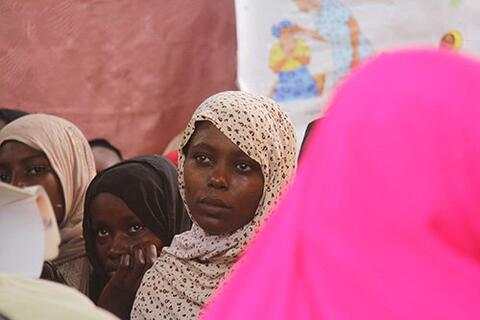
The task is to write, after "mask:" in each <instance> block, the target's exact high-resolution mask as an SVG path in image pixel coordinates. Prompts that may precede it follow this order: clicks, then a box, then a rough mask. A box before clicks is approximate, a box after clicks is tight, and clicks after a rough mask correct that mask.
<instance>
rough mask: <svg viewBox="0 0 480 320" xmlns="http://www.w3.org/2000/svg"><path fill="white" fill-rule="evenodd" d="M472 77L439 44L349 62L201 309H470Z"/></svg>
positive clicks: (478, 202)
mask: <svg viewBox="0 0 480 320" xmlns="http://www.w3.org/2000/svg"><path fill="white" fill-rule="evenodd" d="M413 74H414V75H415V77H412V75H413ZM452 75H453V77H454V79H455V80H454V81H452ZM374 83H375V84H381V90H379V88H378V86H372V84H374ZM478 83H480V63H479V62H478V61H474V60H471V59H468V58H465V57H461V56H460V55H457V54H451V53H448V52H437V51H436V50H435V51H424V50H415V51H406V52H397V53H388V54H383V55H382V56H380V57H378V58H377V59H375V60H373V61H372V62H371V63H368V64H366V65H365V66H363V67H361V68H359V69H358V72H355V73H354V74H352V76H351V77H350V78H349V79H348V81H346V82H345V83H344V84H343V85H342V86H341V87H340V88H339V89H338V91H337V94H336V96H335V98H334V99H333V100H332V102H331V105H330V108H329V111H328V114H327V116H326V117H325V118H324V119H323V120H322V124H321V126H319V127H316V128H315V129H314V132H313V135H312V137H311V139H310V142H309V144H308V146H307V149H306V151H305V155H304V156H303V159H302V160H301V161H302V164H301V165H300V169H299V170H298V174H297V176H296V178H295V183H294V184H293V185H292V187H291V188H290V189H289V192H288V194H286V195H285V197H284V199H283V200H282V203H281V204H280V205H279V208H278V210H277V211H276V212H275V213H274V214H273V216H272V219H270V220H269V221H268V224H267V225H266V226H265V228H264V229H263V230H262V232H261V234H259V235H258V237H257V238H256V239H255V241H254V243H253V244H252V246H251V247H250V248H248V250H247V252H246V254H245V255H244V257H243V258H242V261H241V263H240V266H239V267H238V268H235V272H234V273H235V274H234V275H233V277H232V278H230V279H228V281H227V284H226V285H225V287H224V288H222V289H223V290H222V291H221V292H219V294H218V296H216V297H215V299H214V303H212V304H210V305H209V310H208V311H205V312H204V318H203V319H204V320H217V319H229V320H240V319H249V320H255V319H262V320H264V319H275V320H283V319H321V320H338V319H349V320H376V319H389V320H404V319H409V320H421V319H422V320H423V319H437V320H440V319H441V320H447V319H448V320H457V319H462V320H474V319H478V318H479V315H480V303H479V301H480V240H479V239H480V214H479V208H480V197H479V190H480V126H479V125H478V119H480V108H479V107H478V104H479V101H480V91H479V90H478V88H477V87H478ZM284 239H288V241H284ZM279 242H281V243H282V245H281V246H280V245H279ZM272 262H274V266H275V267H273V268H272V264H273V263H272Z"/></svg>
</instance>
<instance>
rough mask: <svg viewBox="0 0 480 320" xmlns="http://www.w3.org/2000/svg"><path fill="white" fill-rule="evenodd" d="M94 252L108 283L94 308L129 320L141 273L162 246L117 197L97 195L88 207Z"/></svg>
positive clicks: (157, 238) (146, 268)
mask: <svg viewBox="0 0 480 320" xmlns="http://www.w3.org/2000/svg"><path fill="white" fill-rule="evenodd" d="M91 217H92V227H93V230H94V231H95V233H96V238H95V250H96V254H97V258H98V260H99V262H100V265H101V266H102V268H103V270H102V271H103V272H104V273H105V274H107V276H108V278H109V281H108V283H107V284H106V285H105V287H104V289H103V291H102V293H101V294H100V298H99V300H98V305H99V306H100V307H102V308H104V309H106V310H108V311H110V312H112V313H114V314H116V315H117V316H118V317H120V318H121V319H129V316H130V311H131V309H132V305H133V302H134V300H135V294H136V292H137V290H138V287H139V286H140V283H141V281H142V278H143V275H144V273H145V272H146V271H147V270H148V269H149V268H150V267H151V266H152V265H153V261H154V260H155V258H157V252H159V251H160V249H161V248H162V247H163V243H162V241H161V240H160V238H159V237H157V236H156V235H155V234H154V233H153V232H152V231H150V230H149V229H148V228H146V227H145V226H144V225H143V223H142V221H141V220H140V219H139V218H138V217H137V216H136V215H135V213H134V212H132V211H131V210H130V209H129V208H128V206H127V205H126V204H125V203H124V202H123V201H122V200H121V199H120V198H118V197H116V196H114V195H112V194H110V193H100V194H98V195H97V196H96V197H95V199H94V200H93V202H92V207H91Z"/></svg>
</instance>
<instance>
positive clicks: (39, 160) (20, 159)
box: [0, 141, 65, 224]
mask: <svg viewBox="0 0 480 320" xmlns="http://www.w3.org/2000/svg"><path fill="white" fill-rule="evenodd" d="M0 180H1V181H2V182H5V183H9V184H11V185H14V186H17V187H22V188H23V187H28V186H33V185H40V186H42V187H43V188H44V189H45V191H46V192H47V195H48V197H49V198H50V202H51V203H52V206H53V210H54V212H55V218H56V219H57V223H58V224H60V223H61V221H62V220H63V217H64V216H65V201H64V199H63V191H62V185H61V183H60V180H59V179H58V177H57V174H56V173H55V171H54V170H53V168H52V166H51V164H50V161H48V158H47V156H46V155H45V154H44V153H43V152H41V151H38V150H35V149H33V148H31V147H29V146H27V145H26V144H24V143H21V142H18V141H6V142H5V143H3V144H2V145H1V146H0Z"/></svg>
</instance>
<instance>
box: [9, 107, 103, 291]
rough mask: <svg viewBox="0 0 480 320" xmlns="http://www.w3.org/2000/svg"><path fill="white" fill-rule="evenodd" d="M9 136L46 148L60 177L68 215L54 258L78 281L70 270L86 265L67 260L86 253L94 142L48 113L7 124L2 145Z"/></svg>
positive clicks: (66, 275) (75, 258)
mask: <svg viewBox="0 0 480 320" xmlns="http://www.w3.org/2000/svg"><path fill="white" fill-rule="evenodd" d="M7 140H15V141H19V142H22V143H24V144H26V145H28V146H29V147H31V148H33V149H36V150H39V151H42V152H44V153H45V155H46V156H47V158H48V160H49V161H50V164H51V166H52V168H53V170H54V171H55V173H56V174H57V177H58V179H59V180H60V183H61V186H62V190H63V197H64V200H65V216H64V217H63V220H62V221H61V222H60V224H59V229H60V235H61V244H60V254H59V256H58V257H57V258H56V259H55V260H53V261H52V262H53V263H54V264H55V265H57V266H59V267H60V271H61V274H62V276H64V278H65V280H67V282H69V279H72V281H71V282H77V281H78V279H79V277H78V276H77V275H71V274H69V273H71V272H74V273H78V272H81V273H84V272H85V268H84V266H78V264H77V265H76V266H72V267H68V268H65V264H71V263H72V262H73V261H74V260H78V259H79V258H82V257H85V246H84V243H83V238H82V219H83V202H84V198H85V192H86V189H87V187H88V184H89V183H90V181H91V180H92V179H93V177H94V176H95V163H94V160H93V155H92V152H91V150H90V146H89V145H88V142H87V140H86V139H85V137H84V135H83V134H82V132H81V131H80V130H79V129H78V128H77V127H76V126H75V125H73V124H72V123H70V122H69V121H67V120H65V119H62V118H59V117H55V116H51V115H44V114H32V115H28V116H24V117H22V118H20V119H18V120H15V121H13V122H12V123H10V124H9V125H7V126H6V127H4V128H3V129H2V130H1V131H0V145H1V144H2V143H4V142H5V141H7ZM62 266H63V267H62ZM68 269H75V270H68ZM87 271H88V270H87ZM80 278H81V279H83V278H84V277H83V276H82V277H80ZM86 278H87V279H88V277H86ZM73 279H77V280H73ZM68 284H69V285H72V286H75V287H77V288H79V286H81V285H80V284H79V283H68ZM82 291H83V290H82Z"/></svg>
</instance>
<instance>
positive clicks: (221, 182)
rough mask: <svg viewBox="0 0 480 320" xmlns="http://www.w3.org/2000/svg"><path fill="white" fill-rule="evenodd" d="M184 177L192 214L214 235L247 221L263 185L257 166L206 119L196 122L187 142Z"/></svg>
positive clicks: (259, 197)
mask: <svg viewBox="0 0 480 320" xmlns="http://www.w3.org/2000/svg"><path fill="white" fill-rule="evenodd" d="M184 180H185V197H186V202H187V205H188V208H189V209H190V213H191V215H192V216H193V218H194V219H195V221H196V222H197V224H198V225H199V226H200V227H201V228H202V229H203V230H205V231H206V232H208V233H209V234H213V235H216V234H222V233H230V232H233V231H235V230H237V229H239V228H241V227H242V226H244V225H245V224H247V223H248V222H250V221H251V220H252V219H253V217H254V216H255V212H256V210H257V207H258V204H259V202H260V199H261V197H262V193H263V186H264V178H263V174H262V170H261V168H260V165H259V164H258V163H257V162H256V161H255V160H253V159H251V158H250V157H248V156H247V155H246V154H245V153H244V152H243V151H242V150H240V148H238V147H237V146H236V145H235V144H234V143H233V142H232V141H230V140H229V139H228V138H227V137H226V136H225V135H224V134H223V133H221V132H220V131H219V130H218V129H217V128H215V127H214V126H213V125H212V124H211V123H210V122H207V121H202V122H199V123H197V126H196V129H195V133H194V134H193V136H192V137H191V139H190V141H189V143H188V146H187V150H186V159H185V168H184Z"/></svg>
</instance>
